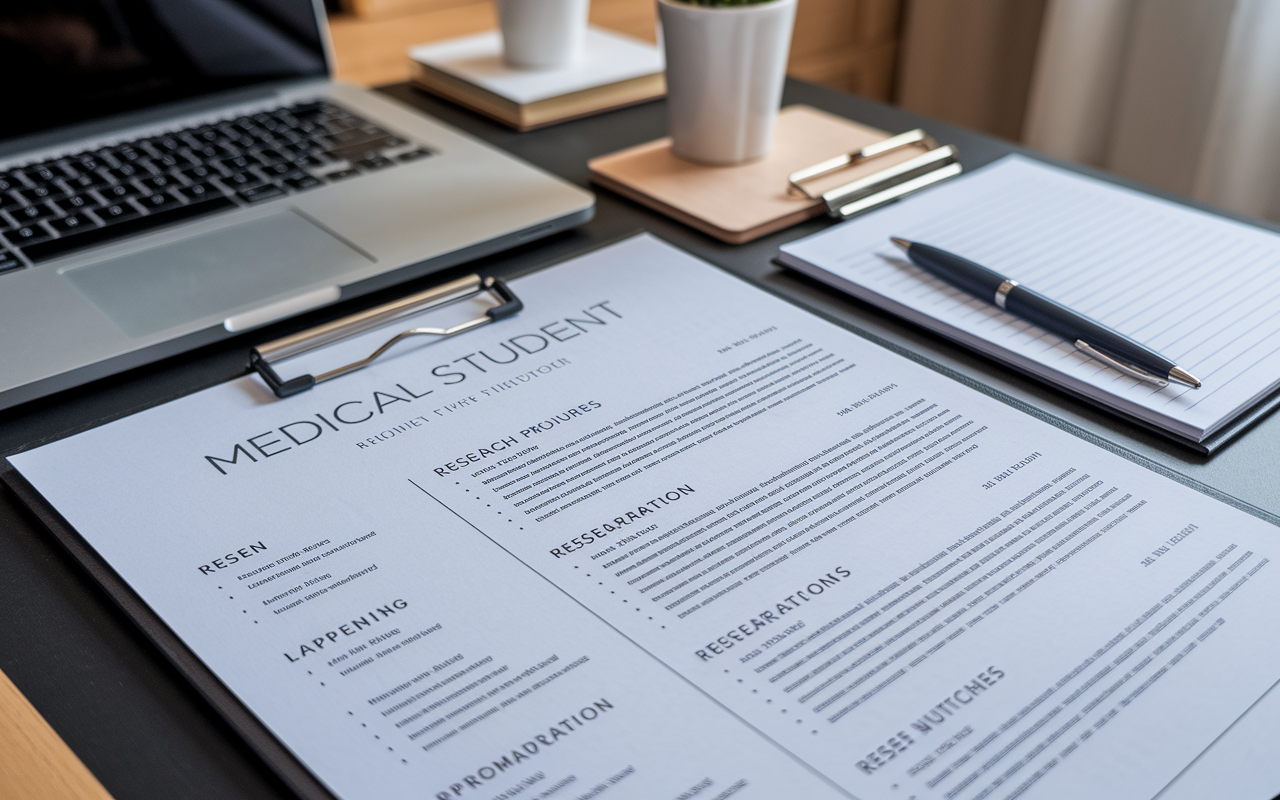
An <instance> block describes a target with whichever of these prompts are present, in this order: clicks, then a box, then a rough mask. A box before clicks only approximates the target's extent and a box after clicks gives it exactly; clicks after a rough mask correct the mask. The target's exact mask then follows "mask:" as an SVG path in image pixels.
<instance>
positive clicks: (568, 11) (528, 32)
mask: <svg viewBox="0 0 1280 800" xmlns="http://www.w3.org/2000/svg"><path fill="white" fill-rule="evenodd" d="M494 2H495V3H496V4H497V6H498V25H499V27H500V28H501V29H502V54H503V60H504V61H506V62H507V64H508V65H510V66H513V67H520V68H523V69H551V68H554V67H564V66H568V65H569V64H572V63H574V62H575V61H577V60H578V59H579V58H581V57H582V50H583V47H584V45H585V42H586V38H587V11H588V9H589V8H590V6H591V0H494Z"/></svg>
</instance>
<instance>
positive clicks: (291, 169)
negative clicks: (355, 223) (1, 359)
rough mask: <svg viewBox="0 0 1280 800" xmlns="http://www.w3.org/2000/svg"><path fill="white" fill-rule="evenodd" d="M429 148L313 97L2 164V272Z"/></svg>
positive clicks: (393, 161)
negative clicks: (20, 162) (7, 166)
mask: <svg viewBox="0 0 1280 800" xmlns="http://www.w3.org/2000/svg"><path fill="white" fill-rule="evenodd" d="M429 155H431V152H430V151H429V150H427V149H425V148H423V147H421V146H419V145H417V144H414V143H412V142H409V141H407V140H405V139H402V138H400V137H399V136H396V135H395V134H392V133H389V132H388V131H385V130H383V129H382V128H379V127H378V126H377V125H374V124H373V123H371V122H369V121H368V120H365V119H362V118H361V117H359V116H357V115H356V114H353V113H352V112H350V111H348V110H346V109H344V108H342V107H341V106H338V105H335V104H333V103H330V102H327V101H315V102H310V103H300V104H297V105H292V106H287V107H282V108H277V109H273V110H270V111H263V112H261V113H258V114H250V115H247V116H243V117H237V118H235V119H228V120H225V121H222V122H216V123H212V124H209V125H199V126H196V127H192V128H186V129H183V130H178V131H173V132H170V133H165V134H162V135H159V136H152V137H148V138H145V139H138V140H136V141H132V142H124V143H122V144H116V145H112V146H110V147H104V148H100V149H97V150H93V151H86V152H83V153H77V154H75V155H71V156H64V157H62V158H57V159H51V160H49V161H44V162H41V163H39V164H29V165H27V166H24V167H20V168H17V169H11V170H9V171H7V172H0V274H2V273H8V272H13V271H16V270H19V269H22V268H23V267H26V266H27V265H28V264H29V263H30V264H35V263H39V262H41V261H47V260H49V259H52V258H57V257H58V256H62V255H65V254H67V253H70V252H72V251H74V250H78V249H80V248H83V247H89V246H92V245H98V244H102V243H104V242H109V241H113V240H115V239H119V238H122V237H124V236H130V235H133V234H136V233H141V232H143V231H149V230H152V229H154V228H158V227H161V226H164V225H169V224H172V223H174V222H178V221H182V220H189V219H193V218H196V217H202V216H204V215H206V214H213V213H216V212H219V211H225V210H227V209H231V208H239V207H244V206H250V205H253V204H254V203H258V202H262V201H264V200H270V199H273V198H277V197H283V196H285V195H288V194H292V193H295V192H302V191H306V190H308V189H314V188H316V187H319V186H324V185H326V184H329V183H335V182H338V181H343V180H346V179H348V178H353V177H356V176H358V175H361V174H364V173H367V172H373V171H377V170H382V169H386V168H388V167H392V166H395V165H397V164H400V163H404V162H407V161H416V160H417V159H420V158H425V157H427V156H429ZM20 256H21V257H20Z"/></svg>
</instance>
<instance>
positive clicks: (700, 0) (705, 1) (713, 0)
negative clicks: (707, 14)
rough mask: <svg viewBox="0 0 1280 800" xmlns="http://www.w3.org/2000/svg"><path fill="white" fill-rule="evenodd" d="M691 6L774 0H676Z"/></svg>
mask: <svg viewBox="0 0 1280 800" xmlns="http://www.w3.org/2000/svg"><path fill="white" fill-rule="evenodd" d="M678 1H679V2H681V3H686V4H688V5H691V6H717V7H723V6H758V5H761V4H763V3H772V2H774V0H678Z"/></svg>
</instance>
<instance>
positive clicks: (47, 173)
mask: <svg viewBox="0 0 1280 800" xmlns="http://www.w3.org/2000/svg"><path fill="white" fill-rule="evenodd" d="M23 173H25V174H26V176H27V180H29V181H31V182H32V183H49V182H50V181H52V180H56V179H57V178H61V177H62V175H61V174H60V173H58V172H54V171H53V169H52V168H51V167H49V166H48V165H46V164H38V165H36V166H34V167H27V168H26V169H24V170H23Z"/></svg>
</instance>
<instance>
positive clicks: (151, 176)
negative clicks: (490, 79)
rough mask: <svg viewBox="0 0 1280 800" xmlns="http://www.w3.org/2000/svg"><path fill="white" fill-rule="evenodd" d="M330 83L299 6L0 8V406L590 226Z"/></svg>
mask: <svg viewBox="0 0 1280 800" xmlns="http://www.w3.org/2000/svg"><path fill="white" fill-rule="evenodd" d="M331 64H332V57H331V54H330V52H329V44H328V31H327V27H326V22H325V17H324V13H323V8H322V6H321V4H320V3H319V2H313V0H52V1H51V0H10V2H6V3H4V4H3V6H0V75H4V76H5V80H4V86H3V88H0V98H2V99H3V107H4V109H5V110H4V113H3V114H0V409H2V408H8V407H11V406H14V405H17V404H19V403H23V402H26V401H29V400H32V399H35V398H39V397H42V396H45V395H48V394H50V393H53V392H56V391H60V390H63V389H66V388H69V387H72V386H76V385H79V384H83V383H85V382H87V381H91V380H95V379H97V378H100V377H103V376H105V375H109V374H112V373H116V372H119V371H121V370H124V369H128V368H131V367H135V366H138V365H140V364H144V363H147V362H151V361H154V360H156V359H159V358H163V357H166V356H169V355H173V354H176V353H180V352H182V351H185V350H189V349H191V348H193V347H196V346H200V345H203V344H207V343H209V342H213V341H217V340H219V339H222V338H226V337H229V336H232V335H235V334H238V333H240V332H242V331H246V330H249V329H252V328H255V327H258V326H262V325H266V324H268V323H271V322H273V321H276V320H279V319H283V318H285V317H288V316H291V315H295V314H298V313H301V312H303V311H307V310H309V309H313V308H317V307H320V306H324V305H326V304H330V303H334V302H337V301H339V300H343V299H347V298H350V297H353V296H356V295H359V294H362V293H367V292H370V291H374V290H376V289H380V288H383V287H386V286H389V285H392V284H394V283H397V282H400V281H403V280H407V279H410V278H414V277H418V276H421V275H424V274H427V273H429V272H432V271H436V270H440V269H444V268H446V267H449V266H453V265H455V264H459V263H461V262H464V261H468V260H471V259H474V258H476V257H478V256H482V255H485V254H488V253H493V252H496V251H499V250H502V249H504V248H507V247H511V246H513V245H515V244H518V243H520V242H524V241H528V240H530V239H534V238H538V237H541V236H546V235H548V234H551V233H554V232H556V231H560V230H563V229H565V228H569V227H572V226H574V225H578V224H581V223H583V222H586V221H587V220H588V219H590V218H591V216H592V213H593V210H594V198H593V196H592V195H591V194H590V193H589V192H586V191H584V190H582V189H580V188H578V187H575V186H573V185H571V184H568V183H566V182H564V181H562V180H560V179H559V178H556V177H554V176H551V175H549V174H547V173H545V172H542V171H540V170H538V169H536V168H534V167H533V166H531V165H529V164H526V163H524V162H521V161H519V160H517V159H515V158H513V157H511V156H510V155H507V154H504V153H502V152H500V151H498V150H495V149H493V148H491V147H488V146H487V145H485V144H483V143H481V142H479V141H477V140H476V139H474V138H471V137H469V136H467V135H465V134H463V133H461V132H459V131H457V130H455V129H453V128H450V127H448V126H446V125H444V124H443V123H441V122H439V121H437V120H434V119H431V118H430V117H427V116H424V115H423V114H421V113H420V112H418V111H415V110H413V109H411V108H409V107H408V106H405V105H402V104H399V103H397V102H395V101H394V100H392V99H390V98H387V97H384V96H381V95H378V94H376V93H373V92H369V91H365V90H362V89H358V88H355V87H352V86H348V85H344V84H340V83H335V82H334V81H332V80H331V79H330V72H331Z"/></svg>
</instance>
